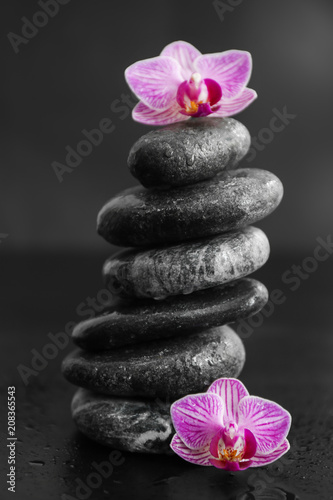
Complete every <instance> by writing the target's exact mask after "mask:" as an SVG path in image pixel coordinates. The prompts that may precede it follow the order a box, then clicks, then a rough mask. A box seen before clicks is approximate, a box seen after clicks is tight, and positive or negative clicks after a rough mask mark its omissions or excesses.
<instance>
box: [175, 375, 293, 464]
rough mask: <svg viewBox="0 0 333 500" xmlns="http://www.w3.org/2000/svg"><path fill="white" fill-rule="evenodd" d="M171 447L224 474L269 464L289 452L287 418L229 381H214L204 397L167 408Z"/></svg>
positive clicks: (191, 397)
mask: <svg viewBox="0 0 333 500" xmlns="http://www.w3.org/2000/svg"><path fill="white" fill-rule="evenodd" d="M171 417H172V420H173V425H174V427H175V429H176V434H175V436H174V437H173V439H172V442H171V445H170V446H171V448H172V449H173V451H174V452H175V453H177V454H178V455H179V456H180V457H181V458H183V459H184V460H187V461H188V462H192V463H194V464H197V465H213V466H215V467H217V468H219V469H225V470H228V471H238V470H244V469H247V468H248V467H260V466H264V465H268V464H270V463H271V462H274V461H275V460H277V459H278V458H280V457H281V456H282V455H284V453H286V452H287V451H288V450H289V447H290V446H289V442H288V440H287V439H286V437H287V435H288V432H289V429H290V425H291V416H290V414H289V413H288V412H287V411H286V410H284V409H283V408H282V407H281V406H279V405H278V404H277V403H274V402H273V401H269V400H267V399H262V398H259V397H256V396H250V395H249V393H248V391H247V390H246V388H245V387H244V385H243V384H242V383H241V382H240V381H239V380H236V379H233V378H221V379H219V380H216V381H215V382H214V383H213V384H212V385H211V386H210V387H209V389H208V391H207V392H206V393H204V394H194V395H189V396H185V397H184V398H182V399H179V400H178V401H176V402H175V403H173V404H172V406H171Z"/></svg>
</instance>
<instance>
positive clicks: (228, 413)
mask: <svg viewBox="0 0 333 500" xmlns="http://www.w3.org/2000/svg"><path fill="white" fill-rule="evenodd" d="M207 392H209V393H213V394H217V395H218V396H220V397H221V398H222V400H223V402H224V406H225V408H224V415H223V420H224V423H225V424H227V423H228V422H230V421H233V422H236V423H237V422H238V405H239V402H240V400H241V399H242V398H245V396H249V393H248V391H247V390H246V388H245V387H244V385H243V384H242V382H240V381H239V380H237V379H235V378H220V379H218V380H215V382H213V383H212V385H211V386H210V387H209V389H208V390H207Z"/></svg>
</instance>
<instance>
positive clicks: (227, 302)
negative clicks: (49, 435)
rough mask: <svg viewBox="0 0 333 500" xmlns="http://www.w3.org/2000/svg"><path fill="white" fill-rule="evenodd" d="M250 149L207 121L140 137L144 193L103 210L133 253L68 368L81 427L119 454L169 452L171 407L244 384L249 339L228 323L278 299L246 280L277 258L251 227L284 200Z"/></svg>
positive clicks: (137, 160) (138, 169) (231, 131)
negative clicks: (249, 162)
mask: <svg viewBox="0 0 333 500" xmlns="http://www.w3.org/2000/svg"><path fill="white" fill-rule="evenodd" d="M249 146H250V135H249V133H248V131H247V129H246V128H245V127H244V126H243V125H242V124H241V123H239V122H238V121H236V120H234V119H231V118H225V119H222V118H221V119H220V118H199V119H191V120H189V121H187V122H182V123H180V124H174V125H171V126H168V127H165V128H162V129H156V130H154V131H152V132H150V133H148V134H146V135H144V136H143V137H141V138H140V139H139V140H138V141H137V142H136V143H135V144H134V146H133V147H132V149H131V151H130V155H129V159H128V165H129V168H130V171H131V173H132V174H133V175H134V177H136V178H137V179H138V180H139V181H140V182H141V184H142V185H143V186H144V187H141V186H137V187H135V188H131V189H128V190H126V191H124V192H122V193H120V194H119V195H118V196H116V197H114V198H113V199H111V200H110V201H109V202H108V203H107V204H106V205H105V206H104V207H103V208H102V210H101V212H100V213H99V215H98V232H99V234H100V235H101V236H102V237H103V238H105V239H106V240H107V241H108V242H110V243H112V244H115V245H119V246H123V247H131V248H130V249H127V250H123V251H121V252H120V253H117V254H116V255H113V256H112V257H110V258H109V259H108V260H107V261H106V263H105V265H104V269H103V275H104V279H105V283H106V285H107V286H108V288H109V289H110V290H111V291H112V293H113V296H114V300H113V302H112V304H110V306H109V307H107V308H106V310H105V311H104V312H103V314H101V315H100V316H98V317H96V318H93V319H89V320H87V321H83V322H82V323H80V324H78V325H77V326H76V328H75V329H74V332H73V338H74V342H75V343H76V344H77V345H78V346H79V347H80V349H78V350H76V351H75V352H74V353H72V354H70V355H69V356H68V357H67V358H66V359H65V361H64V364H63V372H64V375H65V377H66V378H67V379H68V380H69V381H70V382H72V383H73V384H76V385H78V386H80V387H81V388H80V389H79V390H78V391H77V393H76V394H75V396H74V399H73V403H72V414H73V418H74V420H75V422H76V425H77V427H78V428H79V429H80V430H81V431H82V432H83V433H84V434H85V435H87V436H89V437H90V438H92V439H94V440H95V441H98V442H100V443H102V444H106V445H109V446H112V447H113V448H116V449H122V450H128V451H136V452H148V453H167V452H168V451H169V450H170V448H169V443H170V440H171V438H172V435H173V433H174V430H173V428H172V423H171V420H170V404H171V403H172V402H173V401H175V400H176V399H179V398H181V397H182V396H185V395H187V394H191V393H200V392H205V391H206V390H207V388H208V386H209V385H210V384H211V383H212V382H213V381H214V380H216V379H218V378H220V377H237V376H238V375H239V373H240V372H241V370H242V367H243V365H244V361H245V351H244V347H243V344H242V341H241V339H240V338H239V337H238V335H237V334H236V333H235V332H234V331H233V330H232V329H231V328H230V327H229V326H227V324H228V323H232V322H235V321H236V320H237V319H244V318H247V317H249V316H251V315H253V314H255V313H257V312H259V311H260V309H261V308H262V307H263V306H264V305H265V303H266V301H267V297H268V294H267V290H266V288H265V287H264V285H262V284H261V283H260V282H258V281H256V280H254V279H251V278H246V277H245V276H248V275H250V274H251V273H253V272H254V271H256V270H257V269H258V268H260V267H261V266H262V265H263V264H264V263H265V262H266V261H267V259H268V256H269V243H268V240H267V238H266V236H265V234H264V233H263V232H262V231H261V230H260V229H258V228H255V227H252V226H250V224H252V223H255V222H256V221H258V220H260V219H262V218H264V217H266V216H267V215H268V214H270V213H271V212H272V211H273V210H274V209H275V208H276V207H277V206H278V204H279V202H280V200H281V198H282V195H283V187H282V184H281V182H280V181H279V179H277V178H276V177H275V175H273V174H271V173H270V172H267V171H264V170H259V169H254V168H251V169H249V168H236V167H238V163H239V161H240V160H241V158H242V157H244V156H245V154H246V153H247V151H248V149H249Z"/></svg>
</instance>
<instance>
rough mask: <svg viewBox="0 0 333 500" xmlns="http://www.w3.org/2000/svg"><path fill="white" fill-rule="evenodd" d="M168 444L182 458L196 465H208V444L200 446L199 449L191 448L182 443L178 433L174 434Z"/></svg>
mask: <svg viewBox="0 0 333 500" xmlns="http://www.w3.org/2000/svg"><path fill="white" fill-rule="evenodd" d="M170 446H171V448H172V450H173V451H174V452H175V453H177V455H179V456H180V457H181V458H183V459H184V460H187V461H188V462H192V463H193V464H197V465H210V463H209V458H210V453H209V445H208V444H207V445H206V446H204V447H203V448H200V449H199V450H191V449H190V448H188V447H187V446H186V445H185V444H184V443H183V441H182V440H181V439H180V437H179V436H178V434H175V435H174V436H173V438H172V441H171V443H170Z"/></svg>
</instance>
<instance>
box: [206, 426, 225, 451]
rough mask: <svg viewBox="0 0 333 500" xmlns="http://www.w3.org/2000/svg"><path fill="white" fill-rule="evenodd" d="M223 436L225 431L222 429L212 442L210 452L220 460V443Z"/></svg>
mask: <svg viewBox="0 0 333 500" xmlns="http://www.w3.org/2000/svg"><path fill="white" fill-rule="evenodd" d="M223 434H224V430H223V429H221V430H220V431H218V432H217V433H216V434H215V436H214V437H213V439H212V440H211V442H210V446H209V451H210V454H211V455H212V456H213V457H215V458H219V441H220V439H223Z"/></svg>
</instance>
